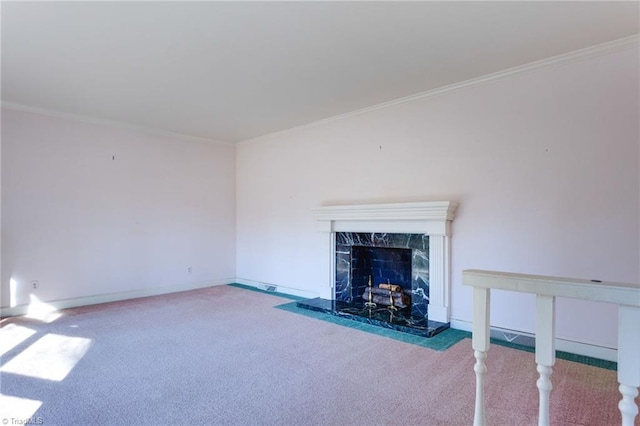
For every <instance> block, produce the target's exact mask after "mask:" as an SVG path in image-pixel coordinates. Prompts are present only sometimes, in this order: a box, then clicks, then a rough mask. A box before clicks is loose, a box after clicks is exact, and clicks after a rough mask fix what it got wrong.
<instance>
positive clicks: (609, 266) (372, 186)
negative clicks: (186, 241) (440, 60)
mask: <svg viewBox="0 0 640 426" xmlns="http://www.w3.org/2000/svg"><path fill="white" fill-rule="evenodd" d="M638 71H639V70H638V52H637V50H636V49H630V50H624V51H620V52H616V53H610V54H608V55H604V56H600V57H596V58H592V59H585V60H582V61H577V62H573V63H567V64H562V65H555V66H549V67H545V68H542V69H538V70H536V71H530V72H526V73H522V74H518V75H514V76H511V77H508V78H504V79H500V80H495V81H493V82H490V83H486V84H482V85H476V86H472V87H467V88H465V89H461V90H457V91H453V92H449V93H447V94H443V95H439V96H433V97H429V98H423V99H422V100H418V101H413V102H409V103H404V104H399V105H395V106H392V107H388V108H385V109H379V110H376V111H373V112H368V113H366V114H362V115H358V116H352V117H350V118H344V119H340V120H335V121H331V122H326V123H323V124H319V125H315V126H309V127H305V128H299V129H294V130H292V131H288V132H284V133H281V134H277V135H272V136H270V137H264V138H261V139H258V140H255V141H248V142H244V143H242V144H240V146H239V147H238V152H237V226H238V230H237V276H238V277H240V278H243V279H247V280H255V281H261V282H267V283H274V284H278V285H280V286H282V287H285V288H286V287H290V288H294V289H298V290H300V291H301V292H306V293H309V294H313V293H314V292H316V293H317V292H319V289H320V288H322V286H326V285H328V283H325V282H321V279H320V277H322V276H324V274H323V273H322V271H323V268H325V267H326V265H325V264H324V262H323V261H322V259H323V253H321V252H319V250H320V247H321V244H320V238H321V236H320V233H319V232H317V230H316V223H315V221H314V218H313V215H312V213H311V210H312V209H314V208H317V207H319V206H321V205H323V204H336V203H343V204H347V203H368V202H401V201H418V200H424V201H438V200H452V201H456V202H458V203H459V204H460V206H459V209H458V212H457V214H456V219H455V220H454V222H453V237H452V268H453V274H452V300H451V308H452V316H453V318H454V319H457V320H461V321H470V320H471V304H470V299H471V292H470V289H469V288H467V287H463V286H462V284H461V271H462V270H464V269H468V268H477V269H490V270H503V271H510V272H522V273H533V274H545V275H559V276H569V277H577V278H587V279H601V280H610V281H636V280H638V279H639V278H640V277H639V268H640V264H639V258H640V249H639V237H640V230H639V218H640V211H639V204H640V199H639V191H640V188H639V186H640V183H639V180H640V179H639V165H638V161H639V139H640V136H639V130H638V115H639V106H638V93H639V88H638ZM493 299H494V300H493V301H492V309H493V312H492V319H491V322H492V325H494V326H498V327H504V328H508V329H514V330H519V331H525V332H531V331H533V329H534V322H533V313H534V299H533V296H530V295H518V294H513V293H500V292H495V293H494V298H493ZM558 310H559V318H558V324H557V328H558V337H561V338H566V339H569V340H575V341H578V342H583V343H592V344H596V345H602V346H606V347H615V346H616V340H615V336H616V310H615V308H614V307H613V306H611V305H605V304H596V303H588V302H578V301H570V300H559V302H558Z"/></svg>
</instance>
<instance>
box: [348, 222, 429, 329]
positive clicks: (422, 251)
mask: <svg viewBox="0 0 640 426" xmlns="http://www.w3.org/2000/svg"><path fill="white" fill-rule="evenodd" d="M335 253H336V261H335V264H336V279H335V300H339V301H344V302H350V303H358V302H366V300H364V299H363V298H362V295H363V293H364V292H365V290H366V288H367V287H368V285H369V281H368V280H369V277H371V284H372V287H374V288H378V287H379V285H380V284H394V285H398V286H400V287H401V288H402V290H403V292H405V293H406V294H407V296H408V297H407V299H409V304H408V309H407V313H410V314H412V315H414V316H418V317H422V318H427V315H428V304H429V237H428V236H427V235H424V234H422V235H420V234H388V233H358V232H337V233H336V248H335Z"/></svg>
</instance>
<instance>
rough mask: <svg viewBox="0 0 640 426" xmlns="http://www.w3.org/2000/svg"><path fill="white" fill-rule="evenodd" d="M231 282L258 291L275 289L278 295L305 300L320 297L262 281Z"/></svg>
mask: <svg viewBox="0 0 640 426" xmlns="http://www.w3.org/2000/svg"><path fill="white" fill-rule="evenodd" d="M233 282H234V283H236V284H242V285H246V286H249V287H254V288H257V289H258V290H266V289H267V288H269V287H275V288H276V290H275V291H277V292H278V293H283V294H289V295H291V296H297V297H304V298H307V299H313V298H316V297H319V296H320V295H319V294H318V293H316V292H312V291H307V290H301V289H299V288H292V287H284V286H282V285H279V284H270V283H265V282H262V281H255V280H249V279H246V278H237V277H236V278H235V281H233Z"/></svg>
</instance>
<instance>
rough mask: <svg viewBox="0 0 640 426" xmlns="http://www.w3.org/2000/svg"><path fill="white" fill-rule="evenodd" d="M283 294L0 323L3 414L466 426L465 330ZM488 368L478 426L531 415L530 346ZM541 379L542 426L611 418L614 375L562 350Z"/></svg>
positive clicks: (211, 291)
mask: <svg viewBox="0 0 640 426" xmlns="http://www.w3.org/2000/svg"><path fill="white" fill-rule="evenodd" d="M288 302H290V300H288V299H286V298H282V297H279V296H277V295H271V294H265V293H260V292H255V291H249V290H246V289H243V288H238V287H233V286H220V287H212V288H207V289H202V290H194V291H189V292H183V293H175V294H171V295H165V296H156V297H150V298H144V299H137V300H131V301H124V302H117V303H109V304H104V305H96V306H90V307H84V308H77V309H69V310H65V311H61V312H60V313H59V314H61V316H59V317H58V318H56V317H55V316H51V315H48V317H47V318H46V321H41V320H37V319H31V318H26V317H21V318H10V319H5V320H3V321H2V329H0V353H2V354H3V355H2V358H1V361H0V373H1V375H0V390H1V392H2V395H1V396H0V421H2V419H8V421H7V423H6V424H18V423H16V422H15V421H13V420H12V419H16V420H18V421H19V420H21V419H26V418H32V421H33V422H34V423H40V424H45V425H72V424H82V425H86V424H105V425H121V424H152V425H158V424H172V425H175V424H207V425H218V424H219V425H224V424H229V425H231V424H234V425H258V424H260V425H262V424H264V425H267V424H271V425H382V424H402V425H470V424H471V423H472V421H473V406H474V392H475V376H474V373H473V364H474V358H473V351H472V349H471V341H470V339H468V338H463V339H462V340H460V341H459V342H458V343H455V344H453V345H451V346H450V347H449V348H448V349H446V350H443V351H439V350H434V349H431V348H428V347H423V346H420V345H416V344H412V343H410V342H403V341H399V340H395V339H392V338H389V337H388V336H380V335H376V334H371V333H367V332H365V331H363V330H359V329H357V328H351V327H345V326H342V325H340V324H336V323H332V322H327V321H320V320H318V319H316V318H313V317H309V316H305V315H300V314H298V313H295V312H292V311H291V310H287V309H274V307H275V306H279V305H283V304H286V303H288ZM47 321H50V322H47ZM487 364H488V369H489V373H488V376H487V380H486V386H487V420H488V422H489V424H491V425H529V424H537V388H536V385H535V382H536V379H537V373H536V371H535V363H534V360H533V354H532V353H529V352H525V351H521V350H517V349H512V348H506V347H501V346H498V345H493V346H492V347H491V350H490V352H489V358H488V360H487ZM552 381H553V386H554V389H553V391H552V394H551V423H552V424H553V425H594V426H603V425H616V424H620V416H619V412H618V410H617V401H618V400H619V399H620V396H619V393H618V391H617V382H616V373H615V371H612V370H608V369H603V368H598V367H594V366H588V365H584V364H579V363H575V362H571V361H566V360H562V359H560V360H558V361H557V364H556V367H555V368H554V372H553V376H552ZM639 402H640V401H639Z"/></svg>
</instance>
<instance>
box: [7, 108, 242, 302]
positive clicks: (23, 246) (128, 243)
mask: <svg viewBox="0 0 640 426" xmlns="http://www.w3.org/2000/svg"><path fill="white" fill-rule="evenodd" d="M114 156H115V160H114V159H113V158H114ZM1 170H2V277H1V283H2V288H1V290H2V291H1V296H2V298H1V306H2V307H7V306H9V305H10V304H11V296H10V291H9V286H10V285H9V283H10V280H11V279H13V280H14V281H15V283H16V286H17V288H16V291H15V293H14V298H15V303H16V304H17V305H22V304H26V303H29V301H30V295H31V294H33V295H35V296H36V297H37V298H38V299H39V300H41V301H56V300H65V299H70V298H78V297H88V296H96V295H104V294H110V293H119V292H130V291H135V290H140V291H143V292H144V291H145V290H153V291H156V290H157V289H160V288H163V287H167V286H199V285H206V284H216V283H220V282H222V281H224V282H226V281H228V280H229V279H230V278H232V277H234V276H235V147H233V146H226V145H222V144H213V143H207V142H200V141H191V140H187V141H185V140H178V139H177V138H172V137H167V136H157V135H150V134H147V133H143V132H138V131H133V130H126V129H119V128H116V127H110V126H103V125H98V124H89V123H85V122H81V121H75V120H70V119H64V118H57V117H51V116H45V115H39V114H34V113H31V112H24V111H18V110H13V109H6V108H3V110H2V169H1ZM189 266H190V267H192V268H193V269H192V273H191V274H189V273H188V272H187V268H188V267H189ZM32 280H38V281H39V283H40V288H39V289H38V290H36V291H32V290H31V288H30V286H31V281H32Z"/></svg>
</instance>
